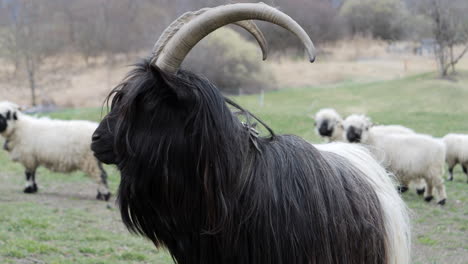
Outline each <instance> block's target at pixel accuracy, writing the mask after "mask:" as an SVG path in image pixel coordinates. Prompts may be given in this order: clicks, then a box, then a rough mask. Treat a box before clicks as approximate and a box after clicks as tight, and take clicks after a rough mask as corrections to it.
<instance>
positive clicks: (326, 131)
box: [318, 120, 333, 137]
mask: <svg viewBox="0 0 468 264" xmlns="http://www.w3.org/2000/svg"><path fill="white" fill-rule="evenodd" d="M328 124H329V121H328V120H323V121H322V124H321V125H320V127H319V130H318V131H319V134H320V135H321V136H322V137H330V136H331V135H332V134H333V127H332V128H328Z"/></svg>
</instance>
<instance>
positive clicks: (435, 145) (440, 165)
mask: <svg viewBox="0 0 468 264" xmlns="http://www.w3.org/2000/svg"><path fill="white" fill-rule="evenodd" d="M344 128H345V133H346V139H347V140H348V141H349V142H351V143H362V144H364V145H367V146H368V147H370V149H371V151H372V152H373V153H374V155H375V156H376V158H377V159H379V160H381V161H382V163H383V165H384V166H385V167H386V168H387V169H388V170H389V171H390V172H392V173H393V174H395V175H396V176H397V178H398V179H399V181H400V183H401V184H402V185H403V186H408V184H409V182H410V181H414V180H421V179H424V180H425V181H426V188H425V192H424V199H425V200H426V201H427V202H430V201H431V200H432V199H433V189H434V188H435V189H436V191H437V194H438V204H440V205H444V204H445V202H446V198H447V195H446V192H445V185H444V180H443V179H442V175H443V172H444V164H445V146H444V145H443V144H442V142H441V141H440V140H437V139H435V138H433V137H431V136H428V135H422V134H416V133H382V130H380V131H377V132H375V131H374V130H373V128H372V126H371V123H370V122H368V121H366V119H365V118H363V116H362V115H351V116H349V117H347V118H346V119H345V121H344Z"/></svg>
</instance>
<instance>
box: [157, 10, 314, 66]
mask: <svg viewBox="0 0 468 264" xmlns="http://www.w3.org/2000/svg"><path fill="white" fill-rule="evenodd" d="M251 19H257V20H264V21H267V22H271V23H273V24H277V25H279V26H281V27H283V28H285V29H288V30H289V31H291V32H292V33H294V34H295V35H296V36H297V37H298V38H299V39H300V40H301V41H302V43H303V44H304V45H305V47H306V50H307V53H308V55H309V59H310V61H311V62H313V61H314V60H315V48H314V44H313V43H312V41H311V40H310V38H309V36H308V35H307V33H306V32H305V31H304V29H302V28H301V26H299V25H298V24H297V23H296V21H294V20H293V19H292V18H290V17H289V16H288V15H286V14H284V13H283V12H281V11H279V10H277V9H275V8H273V7H271V6H268V5H266V4H263V3H258V4H232V5H224V6H219V7H215V8H210V9H208V10H206V11H205V12H204V13H203V14H201V15H199V16H197V17H195V18H193V19H192V20H191V21H190V22H188V23H187V24H186V25H184V26H182V27H181V28H180V29H179V30H178V31H177V32H176V33H175V34H174V35H173V36H172V37H171V38H170V39H169V40H168V42H167V44H166V45H165V46H164V47H163V48H162V50H161V52H160V53H158V56H157V57H153V60H156V61H155V62H154V61H153V62H154V64H155V65H156V66H157V67H159V68H160V69H162V70H164V71H167V72H171V73H176V72H177V70H178V69H179V67H180V64H181V63H182V61H183V60H184V58H185V56H187V54H188V53H189V51H190V50H191V49H192V48H193V46H195V45H196V44H197V43H198V42H199V41H200V40H201V39H203V38H204V37H205V36H207V35H208V34H210V33H211V32H213V31H214V30H216V29H218V28H220V27H222V26H225V25H227V24H231V23H235V22H238V21H244V20H251Z"/></svg>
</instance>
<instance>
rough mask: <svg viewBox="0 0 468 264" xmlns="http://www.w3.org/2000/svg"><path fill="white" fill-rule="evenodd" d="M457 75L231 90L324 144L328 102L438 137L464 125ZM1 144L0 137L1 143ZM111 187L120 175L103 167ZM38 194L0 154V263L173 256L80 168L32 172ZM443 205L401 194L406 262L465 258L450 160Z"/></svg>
mask: <svg viewBox="0 0 468 264" xmlns="http://www.w3.org/2000/svg"><path fill="white" fill-rule="evenodd" d="M456 79H457V81H448V80H440V79H437V78H436V77H435V75H433V74H423V75H417V76H412V77H408V78H404V79H399V80H393V81H380V82H373V83H364V84H363V83H353V82H345V83H339V84H335V85H326V86H320V87H301V88H295V89H282V90H278V91H273V92H269V93H266V94H265V95H264V98H263V101H261V98H260V96H259V95H251V96H242V97H234V98H233V99H234V100H235V101H236V102H238V103H239V104H240V105H242V106H243V107H245V108H246V109H249V110H250V111H251V112H252V113H254V114H256V115H257V116H258V117H260V118H261V119H262V120H263V121H265V122H266V123H267V124H269V125H270V127H271V128H273V130H274V131H275V132H276V133H278V134H280V133H281V134H282V133H287V134H297V135H300V136H302V137H304V138H305V139H307V140H310V141H311V142H314V143H321V142H322V140H321V139H320V138H318V137H317V135H316V134H315V132H314V130H313V120H312V119H311V116H313V114H314V113H315V112H316V111H317V110H318V109H320V108H323V107H333V108H335V109H336V110H337V111H338V112H339V113H341V114H342V115H343V116H346V115H348V114H352V113H365V114H367V115H369V116H370V117H372V119H373V121H374V122H375V123H378V124H401V125H404V126H407V127H410V128H412V129H414V130H416V131H417V132H420V133H426V134H431V135H433V136H436V137H441V136H443V135H445V134H447V133H449V132H459V133H468V73H463V74H459V75H458V76H457V78H456ZM104 114H105V109H104V110H102V109H101V108H90V109H69V110H63V111H59V112H55V113H51V114H50V115H49V116H51V117H53V118H60V119H88V120H94V121H99V120H100V118H101V117H102V116H103V115H104ZM0 143H1V144H3V142H0ZM106 170H107V171H108V173H109V178H110V179H109V180H110V186H111V189H112V190H113V193H115V191H116V189H117V187H118V183H119V179H120V178H119V174H118V172H117V170H116V169H115V168H113V167H110V166H106ZM37 181H38V185H39V192H38V193H37V194H33V195H30V194H23V193H22V189H23V185H24V182H25V180H24V175H23V169H22V167H21V166H20V165H19V164H14V163H12V162H10V160H9V158H8V156H7V153H6V152H4V151H1V152H0V194H1V195H0V263H93V264H95V263H113V264H114V263H156V264H162V263H172V260H171V257H170V256H169V255H168V254H167V252H165V251H164V250H162V251H158V250H156V249H155V248H154V247H153V246H152V244H151V242H149V241H147V240H145V239H143V238H140V237H137V236H135V235H132V234H130V233H129V232H128V231H127V230H126V229H125V227H124V226H123V225H122V223H121V221H120V215H119V212H118V209H117V208H116V207H115V204H114V203H113V202H110V203H105V202H100V201H96V200H94V197H95V194H96V193H95V191H96V185H95V184H94V183H93V182H92V180H91V179H89V178H87V177H86V176H85V175H84V174H83V173H80V172H77V173H73V174H58V173H52V172H49V171H47V170H45V169H40V170H39V171H38V173H37ZM446 188H447V195H448V199H447V204H446V205H445V206H444V207H440V206H437V205H436V203H435V202H434V201H433V202H432V203H426V202H424V200H423V199H422V197H420V196H418V195H416V194H415V192H414V191H412V190H411V191H408V192H407V193H405V194H403V198H404V200H405V201H406V202H407V204H408V207H409V208H410V209H411V219H412V226H413V234H412V236H413V263H421V264H423V263H431V264H435V263H454V264H455V263H460V264H461V263H467V260H468V184H467V178H466V176H465V175H463V173H462V172H461V168H460V167H456V174H455V180H454V181H453V182H446Z"/></svg>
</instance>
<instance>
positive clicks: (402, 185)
mask: <svg viewBox="0 0 468 264" xmlns="http://www.w3.org/2000/svg"><path fill="white" fill-rule="evenodd" d="M408 185H409V181H407V180H401V181H400V185H398V187H397V191H398V192H399V193H404V192H406V191H408Z"/></svg>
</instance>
